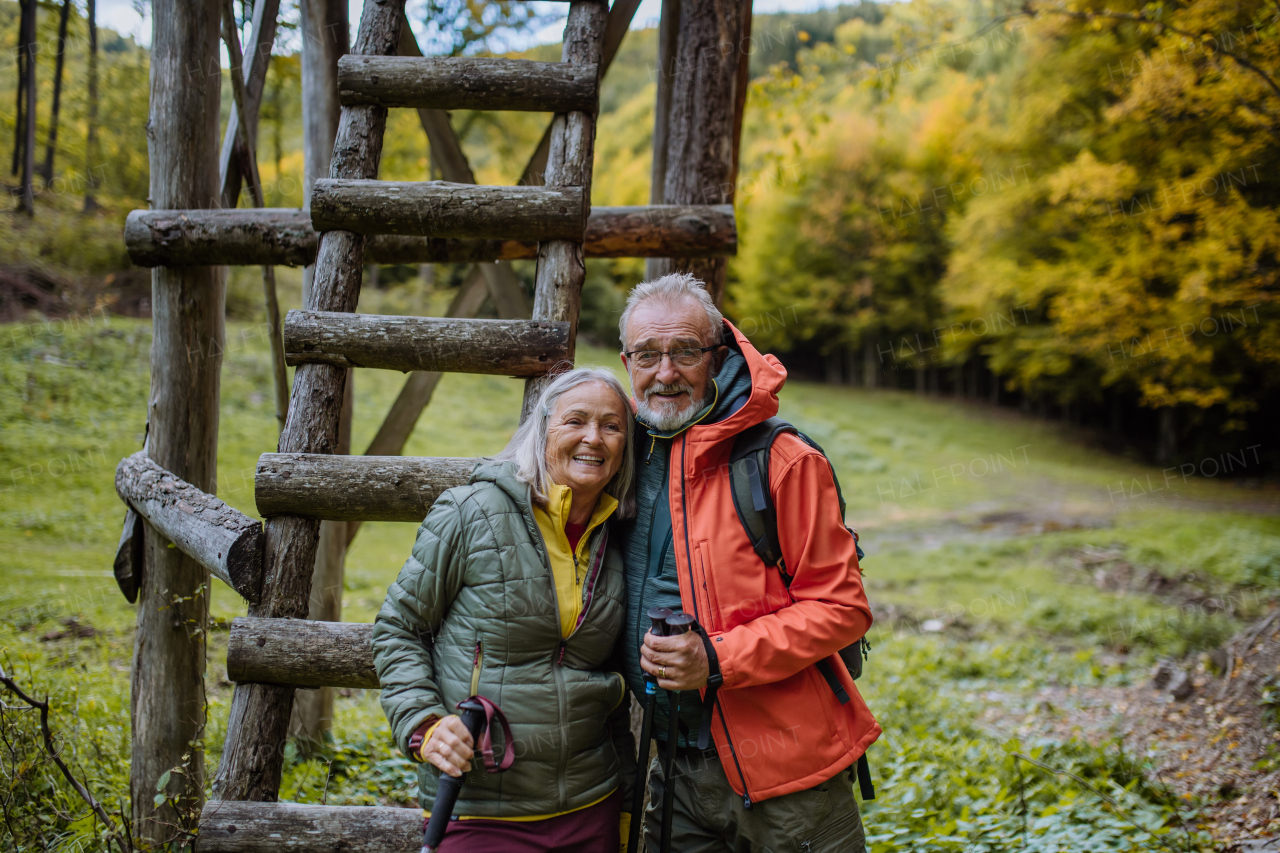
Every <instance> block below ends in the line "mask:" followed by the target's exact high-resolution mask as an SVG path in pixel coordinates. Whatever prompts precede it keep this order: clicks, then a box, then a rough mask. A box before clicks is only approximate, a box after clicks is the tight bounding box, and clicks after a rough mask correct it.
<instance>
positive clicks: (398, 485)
mask: <svg viewBox="0 0 1280 853" xmlns="http://www.w3.org/2000/svg"><path fill="white" fill-rule="evenodd" d="M479 461H480V460H478V459H470V458H464V457H449V456H440V457H433V456H339V455H337V454H332V453H264V454H262V456H261V457H259V459H258V469H257V472H256V473H255V475H254V495H255V498H256V499H257V503H258V512H260V513H262V514H263V515H264V516H266V518H267V519H268V522H267V524H268V528H269V527H270V525H271V521H272V520H273V519H276V518H279V517H290V516H300V517H307V518H316V519H321V518H322V519H325V520H328V521H422V519H423V518H425V517H426V515H427V511H428V510H430V509H431V505H432V504H434V503H435V502H436V499H437V498H438V497H440V495H441V493H442V492H444V491H445V489H451V488H453V487H454V486H460V485H462V484H463V483H465V482H466V481H467V478H468V477H470V476H471V470H472V469H473V468H475V465H476V463H477V462H479ZM266 592H267V590H265V589H264V596H263V597H264V598H265V597H266ZM249 615H251V616H255V615H261V614H259V613H254V612H253V611H252V610H251V611H250V614H249Z"/></svg>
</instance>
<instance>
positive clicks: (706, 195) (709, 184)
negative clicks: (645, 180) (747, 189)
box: [651, 0, 742, 303]
mask: <svg viewBox="0 0 1280 853" xmlns="http://www.w3.org/2000/svg"><path fill="white" fill-rule="evenodd" d="M741 27H742V4H741V2H740V0H700V2H682V3H681V4H680V26H679V40H678V45H677V54H676V58H675V69H674V76H673V78H672V81H671V109H670V115H669V116H668V118H667V122H668V129H667V157H666V176H665V180H664V183H663V193H662V200H663V202H664V203H666V204H725V203H727V202H731V201H732V200H733V148H734V138H733V133H734V110H735V106H736V94H735V90H736V88H737V80H738V71H739V69H738V66H739V63H738V59H739V50H740V49H741V47H742V46H741V45H740V35H741ZM677 271H680V272H688V273H691V274H692V275H694V276H696V277H697V278H698V279H699V280H701V281H702V282H703V283H704V284H705V285H706V287H707V291H708V292H709V293H710V294H711V296H712V298H713V299H715V301H716V302H717V303H719V302H720V301H721V299H722V298H723V296H724V274H725V263H724V261H723V260H722V259H719V258H695V259H682V260H673V259H665V260H663V261H658V262H656V263H654V265H653V269H652V271H651V273H652V274H653V275H664V274H666V273H670V272H677Z"/></svg>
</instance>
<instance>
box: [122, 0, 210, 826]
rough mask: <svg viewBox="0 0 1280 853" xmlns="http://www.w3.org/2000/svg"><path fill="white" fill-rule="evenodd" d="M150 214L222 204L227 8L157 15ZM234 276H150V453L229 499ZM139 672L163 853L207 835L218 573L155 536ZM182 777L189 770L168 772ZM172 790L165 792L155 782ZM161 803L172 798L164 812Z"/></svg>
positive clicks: (149, 549)
mask: <svg viewBox="0 0 1280 853" xmlns="http://www.w3.org/2000/svg"><path fill="white" fill-rule="evenodd" d="M151 15H152V30H151V32H152V36H151V63H150V75H151V107H150V116H149V121H148V123H147V126H148V128H149V130H148V133H147V154H148V157H149V160H150V165H151V168H150V174H151V184H150V197H151V203H152V204H154V205H155V206H156V207H158V208H202V207H212V206H216V205H217V204H218V199H219V192H218V189H219V188H218V112H219V106H220V101H221V97H220V96H221V85H222V75H221V73H220V72H219V71H218V35H219V25H220V23H221V21H220V13H219V7H218V4H216V3H190V2H187V0H154V2H153V3H152V4H151ZM225 290H226V281H225V276H224V271H223V270H221V269H219V268H216V267H187V268H182V269H176V268H159V269H156V270H154V271H153V272H152V273H151V306H152V307H151V311H152V329H153V338H152V343H151V392H150V396H149V400H148V409H147V411H148V420H149V428H148V431H147V441H146V454H147V456H148V457H150V458H151V459H152V460H154V461H155V463H156V464H157V465H159V466H161V467H162V468H164V469H165V470H167V471H170V472H172V473H173V474H174V475H175V476H177V477H181V478H182V479H183V480H185V481H186V482H188V483H190V484H192V485H193V486H196V487H197V488H199V489H201V490H203V491H205V492H208V493H209V494H215V493H216V492H217V447H218V396H219V372H220V370H221V367H222V351H223V338H224V333H223V302H224V294H225ZM145 539H146V545H145V559H144V564H145V566H144V569H143V572H142V579H141V580H142V584H141V588H140V589H139V592H138V621H137V632H136V635H135V641H134V652H133V669H132V681H133V684H132V688H131V689H132V705H131V717H132V751H131V756H130V767H129V771H130V779H129V785H130V793H131V799H132V802H133V830H132V831H133V838H134V840H135V842H139V843H140V844H141V843H145V844H147V845H151V846H155V847H157V848H158V847H160V846H162V845H165V844H169V843H171V842H173V841H174V840H175V838H176V837H181V836H182V835H184V834H185V833H188V832H193V831H194V830H195V829H196V824H197V819H198V815H199V813H200V806H201V803H202V801H203V799H204V748H203V746H202V738H203V736H204V727H205V691H204V670H205V627H206V625H207V623H208V619H209V595H208V588H209V572H208V571H207V570H206V569H205V568H204V567H203V566H201V565H200V563H199V562H198V561H197V560H195V559H193V558H192V557H190V556H188V555H187V554H186V553H184V552H182V551H180V550H178V549H176V548H169V547H168V544H169V542H168V540H167V539H166V538H165V537H164V536H162V535H161V534H159V533H158V532H156V531H155V530H148V531H146V536H145ZM174 768H182V772H180V773H178V772H175V773H169V771H170V770H173V769H174ZM161 775H167V778H168V780H169V781H168V783H167V785H165V786H164V790H163V791H162V792H157V790H156V783H157V781H158V780H159V779H160V777H161ZM157 793H164V794H165V795H166V797H167V798H168V799H166V800H165V801H164V803H163V804H162V805H160V806H156V805H155V804H154V800H155V797H156V795H157Z"/></svg>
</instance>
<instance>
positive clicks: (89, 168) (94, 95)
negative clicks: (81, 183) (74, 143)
mask: <svg viewBox="0 0 1280 853" xmlns="http://www.w3.org/2000/svg"><path fill="white" fill-rule="evenodd" d="M88 3H89V7H88V10H87V11H86V15H87V17H88V20H89V68H88V74H89V116H88V120H87V123H88V129H87V130H86V132H85V139H84V180H85V191H84V210H85V212H86V213H88V212H89V211H91V210H94V209H95V208H96V207H97V206H98V201H97V199H96V198H95V197H94V195H93V190H94V188H95V187H96V186H97V185H98V184H97V181H96V179H95V177H94V172H95V170H96V169H97V168H98V164H96V163H94V160H96V159H97V156H98V4H97V0H88Z"/></svg>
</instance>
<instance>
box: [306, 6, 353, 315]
mask: <svg viewBox="0 0 1280 853" xmlns="http://www.w3.org/2000/svg"><path fill="white" fill-rule="evenodd" d="M298 14H299V17H300V18H301V24H302V26H301V29H302V148H303V179H302V206H303V207H304V208H307V209H310V208H311V187H312V185H313V184H314V183H315V181H316V180H317V179H319V178H327V177H329V158H330V157H331V156H332V155H333V140H334V138H335V137H336V136H337V135H338V115H339V111H340V107H339V104H338V57H340V56H342V55H343V54H345V53H347V52H348V45H349V44H350V41H349V38H348V35H347V30H348V23H347V0H299V2H298ZM313 274H314V270H313V269H312V268H311V267H309V266H308V267H307V268H306V269H304V270H303V271H302V299H303V302H304V304H305V302H306V298H307V293H308V291H310V289H311V278H312V275H313Z"/></svg>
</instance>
